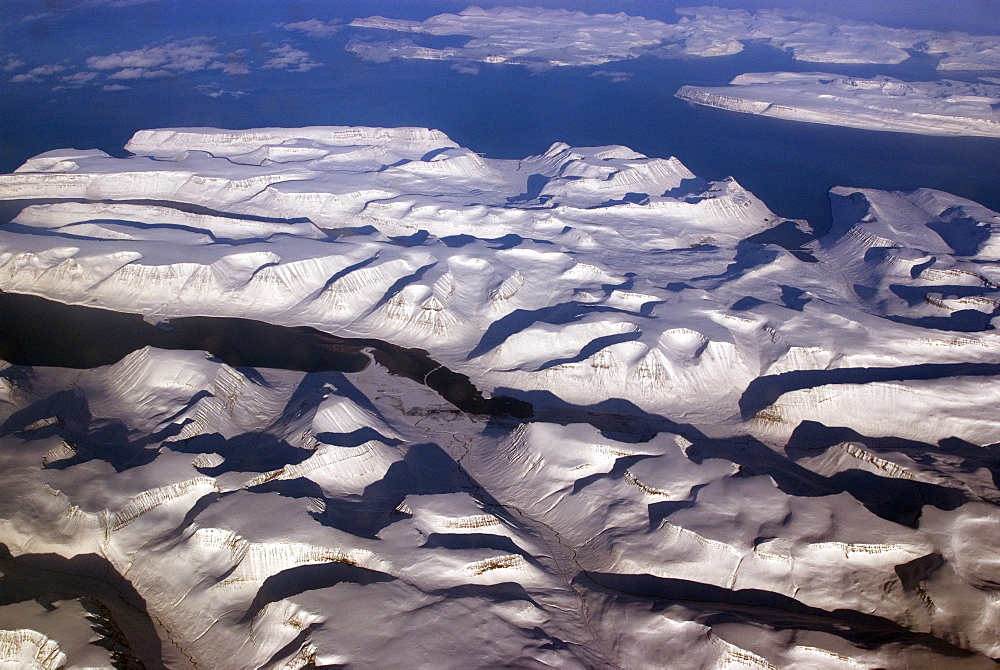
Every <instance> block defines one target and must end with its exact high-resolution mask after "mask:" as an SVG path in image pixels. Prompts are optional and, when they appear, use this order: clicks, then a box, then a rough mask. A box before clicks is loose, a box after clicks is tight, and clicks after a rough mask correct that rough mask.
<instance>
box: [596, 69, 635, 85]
mask: <svg viewBox="0 0 1000 670" xmlns="http://www.w3.org/2000/svg"><path fill="white" fill-rule="evenodd" d="M590 76H591V77H606V78H608V79H610V80H611V81H612V83H615V84H620V83H622V82H623V81H628V80H629V79H631V78H632V73H631V72H619V71H617V70H594V71H593V72H591V73H590Z"/></svg>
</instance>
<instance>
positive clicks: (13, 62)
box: [0, 54, 24, 72]
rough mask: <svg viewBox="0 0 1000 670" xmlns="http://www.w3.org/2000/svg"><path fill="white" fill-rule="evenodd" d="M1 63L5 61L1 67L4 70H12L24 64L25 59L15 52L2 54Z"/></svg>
mask: <svg viewBox="0 0 1000 670" xmlns="http://www.w3.org/2000/svg"><path fill="white" fill-rule="evenodd" d="M0 63H3V65H0V68H2V69H3V71H4V72H12V71H14V70H16V69H17V68H19V67H22V66H23V65H24V61H23V60H21V59H20V58H18V57H17V56H15V55H14V54H3V55H2V56H0Z"/></svg>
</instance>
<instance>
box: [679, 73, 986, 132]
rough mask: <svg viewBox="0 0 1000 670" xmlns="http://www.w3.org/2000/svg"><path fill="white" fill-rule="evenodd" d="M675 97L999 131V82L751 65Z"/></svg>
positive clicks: (912, 126) (851, 120)
mask: <svg viewBox="0 0 1000 670" xmlns="http://www.w3.org/2000/svg"><path fill="white" fill-rule="evenodd" d="M677 97H679V98H682V99H684V100H688V101H690V102H693V103H695V104H698V105H706V106H708V107H718V108H719V109H727V110H730V111H733V112H742V113H745V114H758V115H761V116H772V117H775V118H779V119H788V120H790V121H807V122H809V123H823V124H827V125H834V126H847V127H850V128H864V129H867V130H881V131H892V132H900V133H920V134H923V135H968V136H985V137H1000V86H996V85H993V84H971V83H964V82H959V81H949V80H938V81H900V80H898V79H893V78H892V77H886V76H877V77H874V78H872V79H863V78H858V77H845V76H843V75H836V74H825V73H822V72H752V73H748V74H741V75H739V76H738V77H736V78H735V79H733V80H732V81H731V82H730V83H729V85H728V86H714V87H712V86H682V87H681V88H680V90H678V91H677Z"/></svg>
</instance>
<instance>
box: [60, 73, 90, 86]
mask: <svg viewBox="0 0 1000 670" xmlns="http://www.w3.org/2000/svg"><path fill="white" fill-rule="evenodd" d="M95 77H97V73H96V72H77V73H75V74H71V75H67V76H65V77H63V78H62V80H63V81H64V82H66V83H67V84H69V85H70V86H82V85H83V84H86V83H87V82H88V81H91V80H93V79H94V78H95Z"/></svg>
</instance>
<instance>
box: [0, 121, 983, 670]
mask: <svg viewBox="0 0 1000 670" xmlns="http://www.w3.org/2000/svg"><path fill="white" fill-rule="evenodd" d="M128 146H129V150H130V151H131V152H133V154H134V155H133V156H132V157H130V158H124V159H122V158H113V157H110V156H108V155H106V154H103V153H102V152H98V151H79V150H60V151H53V152H49V153H46V154H43V155H41V156H38V157H36V158H33V159H31V160H30V161H28V163H26V164H25V165H24V166H22V167H21V168H20V169H19V170H17V171H16V172H15V173H13V174H9V175H0V199H3V200H6V201H8V202H7V203H5V207H9V211H12V212H15V213H14V214H12V215H11V216H12V220H11V221H10V222H8V223H6V224H4V225H2V226H0V291H3V292H4V293H5V294H31V295H33V296H41V297H42V298H46V299H48V300H50V301H56V302H58V303H64V305H60V306H59V308H60V309H62V310H73V311H72V316H66V317H65V318H64V319H63V320H61V321H60V320H56V321H55V325H51V323H52V322H48V321H45V320H44V319H43V318H42V317H43V316H46V315H48V316H50V317H51V316H52V315H59V314H67V315H69V314H70V312H60V311H58V310H57V309H56V308H55V307H52V306H51V305H50V306H46V305H45V303H43V302H42V301H39V300H38V299H37V298H27V297H24V296H21V298H20V300H21V301H22V302H24V301H36V302H32V303H25V304H29V305H34V307H32V308H31V309H35V310H37V313H31V312H30V309H29V311H27V312H26V311H24V309H23V308H22V311H17V310H15V309H14V308H13V307H12V305H14V303H15V302H16V301H15V300H13V299H12V296H10V295H5V296H3V300H0V306H4V309H5V310H6V311H2V312H0V319H3V321H0V356H2V357H4V358H6V359H7V360H11V361H15V362H17V363H19V364H18V365H9V364H5V367H4V368H3V370H2V371H0V484H2V486H3V487H4V490H5V494H4V495H3V496H0V545H2V546H0V573H3V574H2V576H0V662H3V663H26V664H27V663H34V664H35V666H37V667H43V668H44V667H57V666H58V665H59V663H60V662H62V659H63V658H64V657H65V658H66V659H67V660H66V662H67V663H68V664H70V667H72V666H73V665H74V664H75V665H78V666H82V667H86V666H87V665H101V664H105V665H106V664H107V663H108V659H110V660H111V661H112V662H114V663H118V664H119V665H123V666H127V665H128V664H129V663H134V662H136V661H141V662H143V663H144V664H145V665H146V667H158V666H160V665H166V666H168V667H180V668H188V667H191V668H193V667H218V668H247V667H292V668H304V667H322V666H337V665H340V666H344V667H448V668H452V667H453V668H478V667H481V668H489V667H498V666H504V665H506V666H513V667H560V668H573V667H579V668H596V667H600V668H603V667H608V668H614V667H617V668H654V667H656V668H659V667H664V664H665V663H666V665H667V666H668V667H671V668H675V667H676V668H715V667H717V668H735V667H759V668H769V667H781V668H817V667H822V668H872V667H883V668H893V669H895V668H899V669H901V670H902V669H903V668H941V667H949V668H951V667H954V668H991V667H996V663H995V662H994V661H992V660H991V659H993V658H1000V646H998V645H997V640H998V639H1000V618H998V617H997V615H996V611H997V607H998V603H1000V590H998V581H997V578H996V569H997V560H998V559H997V556H1000V546H998V545H997V543H996V542H994V541H993V540H992V539H991V538H994V537H997V536H1000V512H998V508H997V503H998V502H1000V493H998V491H997V485H996V481H997V477H998V476H1000V460H998V459H997V458H996V455H995V447H994V446H993V445H995V444H997V443H1000V419H998V417H997V415H996V412H995V407H996V405H997V402H998V401H1000V395H998V391H997V388H998V385H997V377H998V376H1000V338H998V337H997V335H996V334H995V332H996V331H995V330H994V328H993V321H994V320H995V318H996V316H997V315H998V314H1000V295H998V293H1000V288H998V286H1000V272H998V271H997V266H996V262H997V260H1000V238H998V237H996V235H995V234H994V233H995V231H998V230H1000V228H998V225H1000V215H998V214H997V213H996V212H993V211H990V210H988V209H986V208H985V207H983V206H981V205H978V204H976V203H974V202H971V201H968V200H964V199H961V198H958V197H955V196H952V195H949V194H946V193H942V192H938V191H930V190H918V191H914V192H912V193H890V192H883V191H875V190H865V189H851V188H837V189H834V191H833V192H832V193H831V203H832V207H833V221H834V223H833V227H832V229H831V230H830V231H829V233H828V234H826V235H823V236H821V237H817V236H816V235H815V234H814V233H813V231H812V230H811V229H810V228H809V226H808V224H807V223H806V222H800V221H786V220H782V219H780V218H779V217H776V216H775V215H774V214H773V213H771V212H770V211H769V210H768V209H767V207H766V206H765V205H764V204H763V203H761V202H760V201H759V200H757V199H756V198H755V197H754V196H753V195H752V194H751V193H749V192H747V191H746V190H745V189H743V188H742V187H740V186H739V185H738V184H737V183H736V182H735V181H733V180H731V179H730V180H724V181H721V182H706V181H704V180H702V179H699V178H698V177H697V176H696V175H694V174H693V173H691V172H690V171H689V170H688V169H687V168H686V167H685V166H683V165H682V164H681V163H680V162H679V161H677V160H676V159H673V158H668V159H665V158H649V157H646V156H643V155H641V154H638V153H636V152H634V151H632V150H630V149H627V148H625V147H617V146H613V147H589V148H575V147H570V146H567V145H565V144H556V145H553V146H552V148H551V149H549V150H548V151H547V152H545V153H544V154H542V155H539V156H531V157H527V158H524V159H522V160H519V161H517V160H494V159H488V158H484V157H482V156H478V155H476V154H475V153H473V152H471V151H469V150H467V149H463V148H461V147H458V146H456V145H455V143H454V142H452V141H450V140H449V139H448V138H447V137H445V136H444V135H442V134H441V133H439V132H436V131H430V130H426V129H412V128H410V129H406V128H404V129H377V128H307V129H259V130H250V131H222V130H215V129H166V130H156V131H144V132H141V133H139V134H137V135H136V136H135V138H133V140H132V141H131V142H130V143H129V145H128ZM65 305H74V306H76V307H72V308H71V307H66V306H65ZM80 306H85V307H87V308H89V311H88V310H83V308H82V307H80ZM79 310H82V311H79ZM92 312H98V313H100V314H104V315H108V316H113V317H116V318H112V319H110V320H99V319H96V318H92V317H91V316H87V315H86V314H90V313H92ZM125 315H128V316H127V318H126V316H125ZM136 315H141V316H142V318H143V319H145V321H146V322H148V323H142V321H141V320H140V318H139V316H136ZM199 316H201V317H237V318H239V319H245V320H252V321H253V322H252V323H251V322H250V321H218V320H215V319H209V320H204V319H203V320H201V321H198V320H194V321H192V320H190V319H189V318H188V317H199ZM29 317H30V318H29ZM35 317H38V318H35ZM17 319H20V321H21V323H18V321H17ZM29 321H30V322H31V323H29ZM209 322H211V323H209ZM95 323H110V324H113V325H110V326H107V327H104V329H103V330H99V331H95V330H94V324H95ZM39 324H42V325H41V326H39ZM46 324H49V325H46ZM199 324H200V325H199ZM29 326H30V327H29ZM304 326H307V327H309V328H308V329H303V328H299V327H304ZM143 327H144V328H143ZM32 329H34V330H32ZM60 329H63V330H64V331H65V332H62V333H61V332H60ZM198 329H201V332H200V333H199V332H197V331H198ZM140 331H142V332H140ZM94 332H97V333H98V334H97V335H88V334H89V333H94ZM150 332H152V333H154V334H156V333H160V334H162V337H161V336H159V335H157V336H155V337H154V336H153V335H150V334H149V333H150ZM81 333H82V334H83V337H82V339H81V338H80V337H77V336H78V335H80V334H81ZM169 333H173V335H172V336H171V337H173V338H174V339H170V337H167V335H168V334H169ZM43 335H44V337H43ZM331 336H337V337H340V338H360V339H353V340H343V339H337V338H336V337H331ZM88 337H89V338H90V341H93V340H95V339H100V340H107V341H108V342H107V343H105V342H93V344H92V346H88V344H87V341H88V340H87V338H88ZM144 338H145V339H144ZM185 338H187V339H185ZM248 338H249V339H253V340H254V342H253V343H252V344H253V345H255V346H236V344H238V343H239V342H240V341H241V340H246V339H248ZM258 339H259V340H260V341H257V340H258ZM81 341H82V344H81ZM160 341H168V342H171V343H172V344H170V345H169V346H173V347H176V348H178V349H180V350H179V351H165V350H162V349H157V348H152V347H151V346H143V345H144V344H146V345H148V344H154V343H156V342H160ZM60 342H61V343H62V345H60V344H59V343H60ZM130 343H131V344H130ZM105 345H108V346H105ZM112 345H115V346H118V345H120V346H121V347H124V349H123V350H122V351H120V352H119V353H117V354H114V355H113V356H111V357H110V358H107V357H108V356H109V355H110V354H109V353H108V352H112V353H113V352H115V351H118V350H117V349H115V346H112ZM157 346H159V345H157ZM60 347H63V348H65V349H67V350H62V349H60ZM406 348H410V349H406ZM47 349H51V350H53V351H48V350H47ZM56 349H59V350H58V351H54V350H56ZM201 349H207V350H210V351H212V352H213V353H215V354H216V355H217V356H219V358H215V357H213V356H212V355H210V354H208V353H205V352H203V351H200V350H201ZM333 354H337V355H342V356H343V357H344V358H343V359H341V358H337V357H336V356H333ZM46 356H52V357H55V358H56V359H57V360H61V361H65V360H68V361H69V362H68V363H67V362H64V363H59V365H72V366H75V367H77V368H80V369H66V368H55V367H43V366H45V365H51V363H44V362H33V361H45V360H49V358H47V357H46ZM122 356H124V357H122ZM60 357H61V358H60ZM95 358H96V359H98V360H100V361H102V362H109V361H117V362H114V363H113V364H112V365H102V366H100V367H95V366H98V365H100V363H94V362H92V361H93V360H94V359H95ZM119 358H120V360H118V359H119ZM369 358H372V359H374V361H376V362H375V363H369V362H368V361H369ZM224 361H228V362H224ZM268 361H272V362H268ZM273 361H277V362H273ZM337 361H340V362H341V363H343V366H342V367H339V368H338V365H340V363H337ZM278 365H283V366H284V367H285V368H286V369H282V370H278V369H271V368H272V367H274V366H278ZM31 366H33V367H31ZM336 369H340V370H342V372H338V371H335V370H336ZM463 375H465V376H464V377H463ZM480 392H482V393H483V394H484V395H486V396H494V397H496V396H510V397H513V398H514V399H516V400H518V401H521V402H522V403H530V405H528V406H526V405H524V404H521V405H518V404H516V403H515V402H514V401H510V400H507V401H491V402H487V401H485V400H483V398H482V397H481V396H479V393H480ZM526 407H527V408H528V409H530V410H531V411H521V410H524V409H525V408H526ZM512 410H516V411H512ZM529 414H530V415H531V416H528V415H529ZM511 415H513V416H511ZM91 640H95V641H97V642H99V643H100V647H94V645H89V642H90V641H91ZM248 641H250V642H248ZM91 647H94V648H91ZM95 649H97V650H98V651H95ZM29 667H30V666H29Z"/></svg>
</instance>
